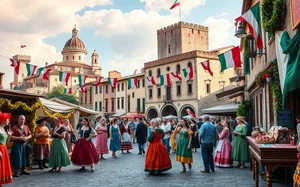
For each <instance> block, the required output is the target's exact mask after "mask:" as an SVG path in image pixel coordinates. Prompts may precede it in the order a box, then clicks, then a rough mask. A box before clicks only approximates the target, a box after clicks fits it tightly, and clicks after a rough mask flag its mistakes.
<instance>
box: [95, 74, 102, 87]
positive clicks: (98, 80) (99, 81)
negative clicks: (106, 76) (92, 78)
mask: <svg viewBox="0 0 300 187" xmlns="http://www.w3.org/2000/svg"><path fill="white" fill-rule="evenodd" d="M101 80H102V77H98V76H97V77H96V84H95V86H99V85H100V83H101Z"/></svg>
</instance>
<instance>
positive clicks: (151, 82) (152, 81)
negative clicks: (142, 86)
mask: <svg viewBox="0 0 300 187" xmlns="http://www.w3.org/2000/svg"><path fill="white" fill-rule="evenodd" d="M147 80H148V83H149V84H150V85H152V86H154V85H156V83H155V80H154V77H153V76H150V77H147Z"/></svg>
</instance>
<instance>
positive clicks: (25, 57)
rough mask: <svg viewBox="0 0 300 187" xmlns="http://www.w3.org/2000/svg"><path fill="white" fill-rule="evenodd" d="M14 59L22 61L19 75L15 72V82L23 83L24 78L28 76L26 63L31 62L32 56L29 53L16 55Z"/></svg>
mask: <svg viewBox="0 0 300 187" xmlns="http://www.w3.org/2000/svg"><path fill="white" fill-rule="evenodd" d="M13 59H14V60H18V61H20V69H19V75H17V74H16V73H14V84H15V85H23V79H24V78H26V77H27V70H26V64H29V63H30V61H31V57H30V56H28V55H15V56H13Z"/></svg>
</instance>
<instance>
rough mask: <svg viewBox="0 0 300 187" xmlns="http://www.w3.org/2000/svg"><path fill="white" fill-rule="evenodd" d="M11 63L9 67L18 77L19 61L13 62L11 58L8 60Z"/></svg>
mask: <svg viewBox="0 0 300 187" xmlns="http://www.w3.org/2000/svg"><path fill="white" fill-rule="evenodd" d="M9 60H10V61H11V65H10V66H11V67H14V68H15V72H16V74H17V75H19V70H20V61H18V60H14V59H12V58H10V59H9Z"/></svg>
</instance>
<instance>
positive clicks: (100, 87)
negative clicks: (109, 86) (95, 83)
mask: <svg viewBox="0 0 300 187" xmlns="http://www.w3.org/2000/svg"><path fill="white" fill-rule="evenodd" d="M99 93H100V94H102V85H100V86H99Z"/></svg>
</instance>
